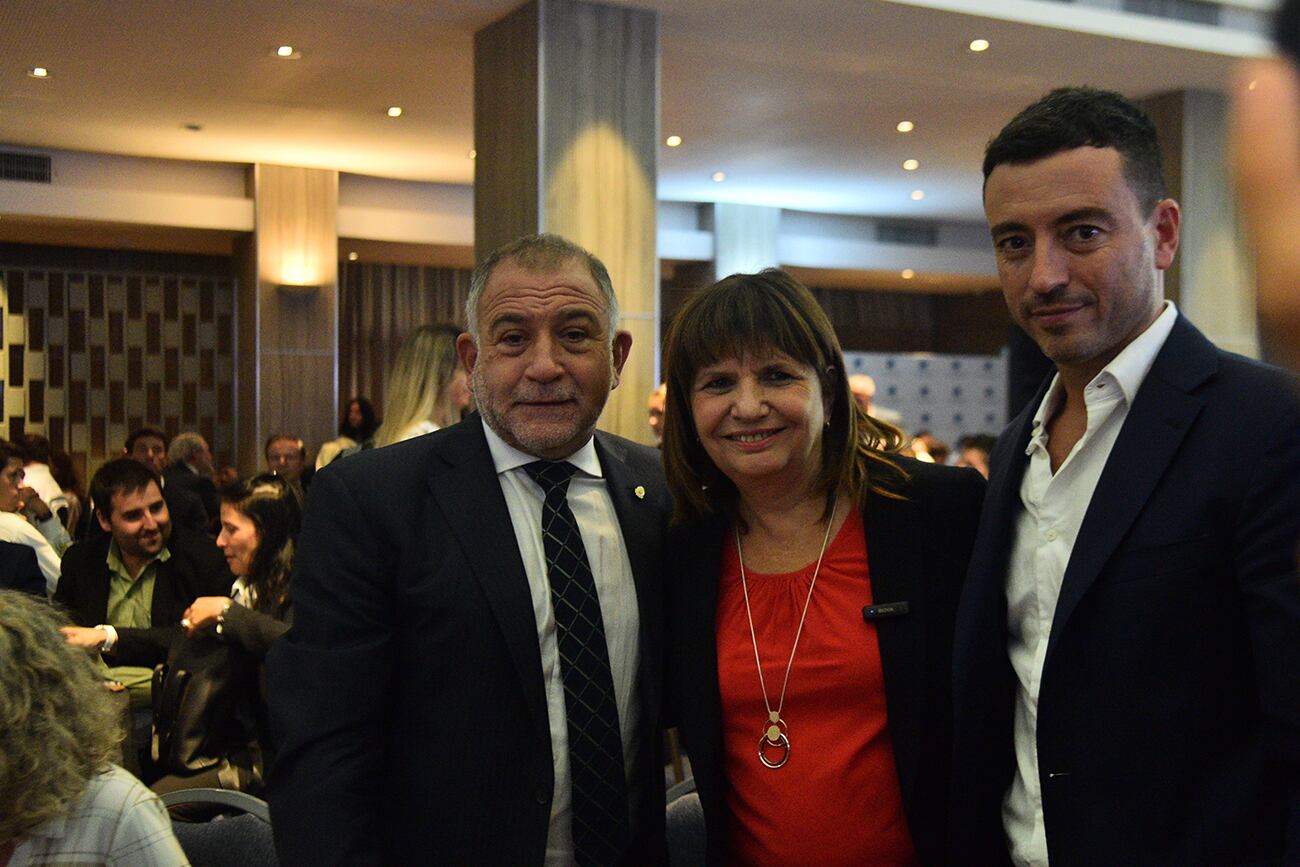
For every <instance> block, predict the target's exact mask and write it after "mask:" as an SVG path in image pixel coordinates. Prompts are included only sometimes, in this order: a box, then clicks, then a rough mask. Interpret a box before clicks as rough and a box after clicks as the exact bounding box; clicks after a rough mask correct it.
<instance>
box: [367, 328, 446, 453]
mask: <svg viewBox="0 0 1300 867" xmlns="http://www.w3.org/2000/svg"><path fill="white" fill-rule="evenodd" d="M459 334H460V332H459V331H458V330H457V329H456V328H453V327H452V326H450V325H421V326H420V327H419V328H417V329H415V330H414V331H412V332H411V334H410V335H408V336H407V338H406V339H405V340H403V341H402V345H401V347H400V348H399V349H398V350H397V358H396V360H394V362H393V368H392V370H391V371H390V372H389V376H388V385H387V387H386V388H385V397H384V423H383V424H382V425H380V426H379V430H377V431H375V448H380V447H382V446H387V445H392V444H393V443H398V442H401V441H402V440H409V439H412V438H413V437H418V436H421V435H422V434H427V433H433V432H434V431H436V430H438V429H439V428H444V427H447V426H448V425H453V424H455V423H456V422H458V421H460V412H461V410H463V409H464V408H465V407H467V406H468V405H469V383H468V381H467V379H466V376H465V370H464V369H463V368H462V367H461V366H460V362H459V360H458V359H457V357H456V337H457V336H458V335H459Z"/></svg>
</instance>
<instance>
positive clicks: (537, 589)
mask: <svg viewBox="0 0 1300 867" xmlns="http://www.w3.org/2000/svg"><path fill="white" fill-rule="evenodd" d="M483 433H484V434H485V435H486V437H487V443H488V449H489V450H490V451H491V453H492V462H493V464H494V465H495V466H496V473H497V481H499V482H500V484H501V493H502V494H503V495H504V496H505V500H506V506H507V508H509V510H510V522H511V524H513V525H514V531H515V540H516V541H517V542H518V544H519V556H520V557H521V558H522V559H523V562H524V571H525V573H527V575H528V590H529V593H530V594H531V595H532V600H533V616H534V617H535V618H536V621H537V642H538V645H539V646H540V648H541V652H542V676H543V678H544V679H545V685H546V710H547V716H548V717H549V722H550V730H551V757H552V761H553V765H554V769H555V791H554V793H553V796H552V800H551V820H550V830H549V832H548V835H547V839H546V863H547V864H548V865H561V864H572V863H573V857H574V853H573V831H572V824H573V820H572V797H571V781H570V776H569V729H568V717H567V715H566V713H565V706H564V680H563V677H562V675H561V672H560V651H559V647H558V645H557V643H556V637H555V610H554V608H553V607H552V605H551V585H550V582H549V581H548V580H547V576H546V551H545V549H544V547H543V545H542V504H543V502H544V501H545V499H546V498H545V494H544V493H543V491H542V488H541V486H540V485H538V484H537V483H536V482H534V481H533V479H532V477H531V476H529V475H528V473H527V471H526V470H524V465H526V464H530V463H532V462H533V461H536V460H537V458H536V457H534V456H533V455H529V454H525V453H524V452H521V451H519V450H518V449H516V448H514V447H512V446H510V445H508V444H507V443H506V442H505V441H504V440H503V439H501V437H500V436H498V435H497V433H496V432H495V431H494V430H492V428H491V427H489V426H488V425H487V423H486V422H485V423H484V424H483ZM565 460H566V461H567V462H568V463H570V464H572V465H573V466H574V467H576V468H577V472H575V473H574V474H573V478H572V480H571V481H570V482H569V496H568V501H569V508H570V509H572V510H573V516H574V518H575V519H576V520H577V522H578V529H579V531H580V532H581V534H582V544H583V546H584V547H585V548H586V549H587V560H588V562H589V564H590V566H591V572H592V575H593V576H594V578H595V581H596V593H597V595H598V596H599V597H600V613H601V618H602V619H603V620H604V624H605V643H606V645H607V647H608V650H609V664H610V673H611V674H612V675H613V679H614V697H615V701H616V702H617V705H618V719H619V731H620V733H621V734H622V736H623V766H624V771H625V772H626V774H627V781H628V791H629V792H631V793H632V794H633V797H637V796H638V795H641V796H645V794H646V793H637V792H636V787H635V785H634V783H635V780H636V776H635V773H636V763H637V761H638V756H637V746H638V744H637V730H638V727H639V722H640V720H639V717H640V712H641V700H640V695H639V690H638V688H637V672H638V671H639V669H640V663H641V642H640V627H641V618H640V610H639V608H638V607H637V599H636V585H635V583H634V581H633V578H632V564H631V562H630V561H629V560H628V556H627V546H626V545H625V544H624V542H623V533H622V529H621V528H620V526H619V523H618V515H617V514H616V513H615V512H614V501H613V500H612V499H610V496H609V490H608V488H607V487H606V485H605V474H604V471H603V470H602V469H601V466H600V458H599V457H598V456H597V454H596V445H595V440H594V439H588V440H587V442H586V444H585V445H583V446H582V447H581V448H579V449H578V450H577V451H576V452H574V453H573V454H571V455H569V457H568V458H566V459H565ZM632 815H636V810H635V804H634V805H633V810H632ZM633 830H634V832H635V829H633Z"/></svg>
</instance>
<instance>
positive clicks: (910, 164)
mask: <svg viewBox="0 0 1300 867" xmlns="http://www.w3.org/2000/svg"><path fill="white" fill-rule="evenodd" d="M920 167H921V163H920V162H918V161H917V160H903V171H905V172H914V171H916V170H917V169H919V168H920Z"/></svg>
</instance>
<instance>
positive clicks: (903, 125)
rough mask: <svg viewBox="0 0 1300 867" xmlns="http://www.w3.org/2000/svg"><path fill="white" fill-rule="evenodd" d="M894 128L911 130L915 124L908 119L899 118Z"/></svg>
mask: <svg viewBox="0 0 1300 867" xmlns="http://www.w3.org/2000/svg"><path fill="white" fill-rule="evenodd" d="M894 129H896V130H898V131H899V132H911V131H912V130H914V129H916V125H915V124H913V123H912V122H911V121H910V120H900V121H899V122H898V126H896V127H894Z"/></svg>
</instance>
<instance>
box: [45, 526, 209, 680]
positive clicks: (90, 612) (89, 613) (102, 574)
mask: <svg viewBox="0 0 1300 867" xmlns="http://www.w3.org/2000/svg"><path fill="white" fill-rule="evenodd" d="M112 538H113V537H112V536H111V535H109V534H108V533H105V534H104V535H102V536H101V537H100V538H98V539H95V540H93V541H89V542H78V543H77V544H75V545H73V546H72V547H71V548H69V549H68V550H67V551H66V552H65V553H64V555H63V564H62V570H61V572H60V575H59V586H58V589H57V590H55V591H54V601H55V602H57V603H59V604H60V605H62V606H64V607H65V608H67V609H68V613H69V614H70V615H71V617H72V620H73V622H74V623H76V624H77V625H79V626H95V625H97V624H100V623H108V622H110V621H108V619H107V618H108V585H109V580H110V579H109V574H108V545H109V542H111V541H112ZM167 550H168V551H170V552H171V557H170V559H168V560H167V561H166V562H165V563H159V564H158V574H157V577H155V579H154V588H153V602H152V608H151V615H152V616H151V622H152V624H153V625H152V626H151V627H150V628H148V629H125V628H118V630H117V638H118V640H117V647H116V648H114V650H113V652H112V653H110V654H107V655H106V656H105V659H106V660H107V661H108V663H109V664H110V665H142V666H150V667H151V666H154V665H157V664H158V663H160V662H164V661H166V659H167V650H168V648H170V647H171V643H172V641H173V640H174V639H175V638H176V637H177V636H178V635H180V634H181V627H180V623H181V615H183V614H184V613H185V609H186V608H188V607H189V606H190V603H191V602H193V601H194V600H195V599H197V598H198V597H200V596H229V595H230V585H231V583H233V581H234V578H232V577H231V575H230V569H229V568H228V567H227V566H226V558H225V557H223V556H222V554H221V551H220V550H219V549H218V548H217V546H216V545H215V544H214V543H213V541H212V540H211V539H210V538H208V537H207V536H206V535H204V534H203V533H194V532H191V531H189V530H186V529H185V528H183V527H172V531H171V536H170V538H168V540H167ZM112 625H113V626H117V624H112Z"/></svg>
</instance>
